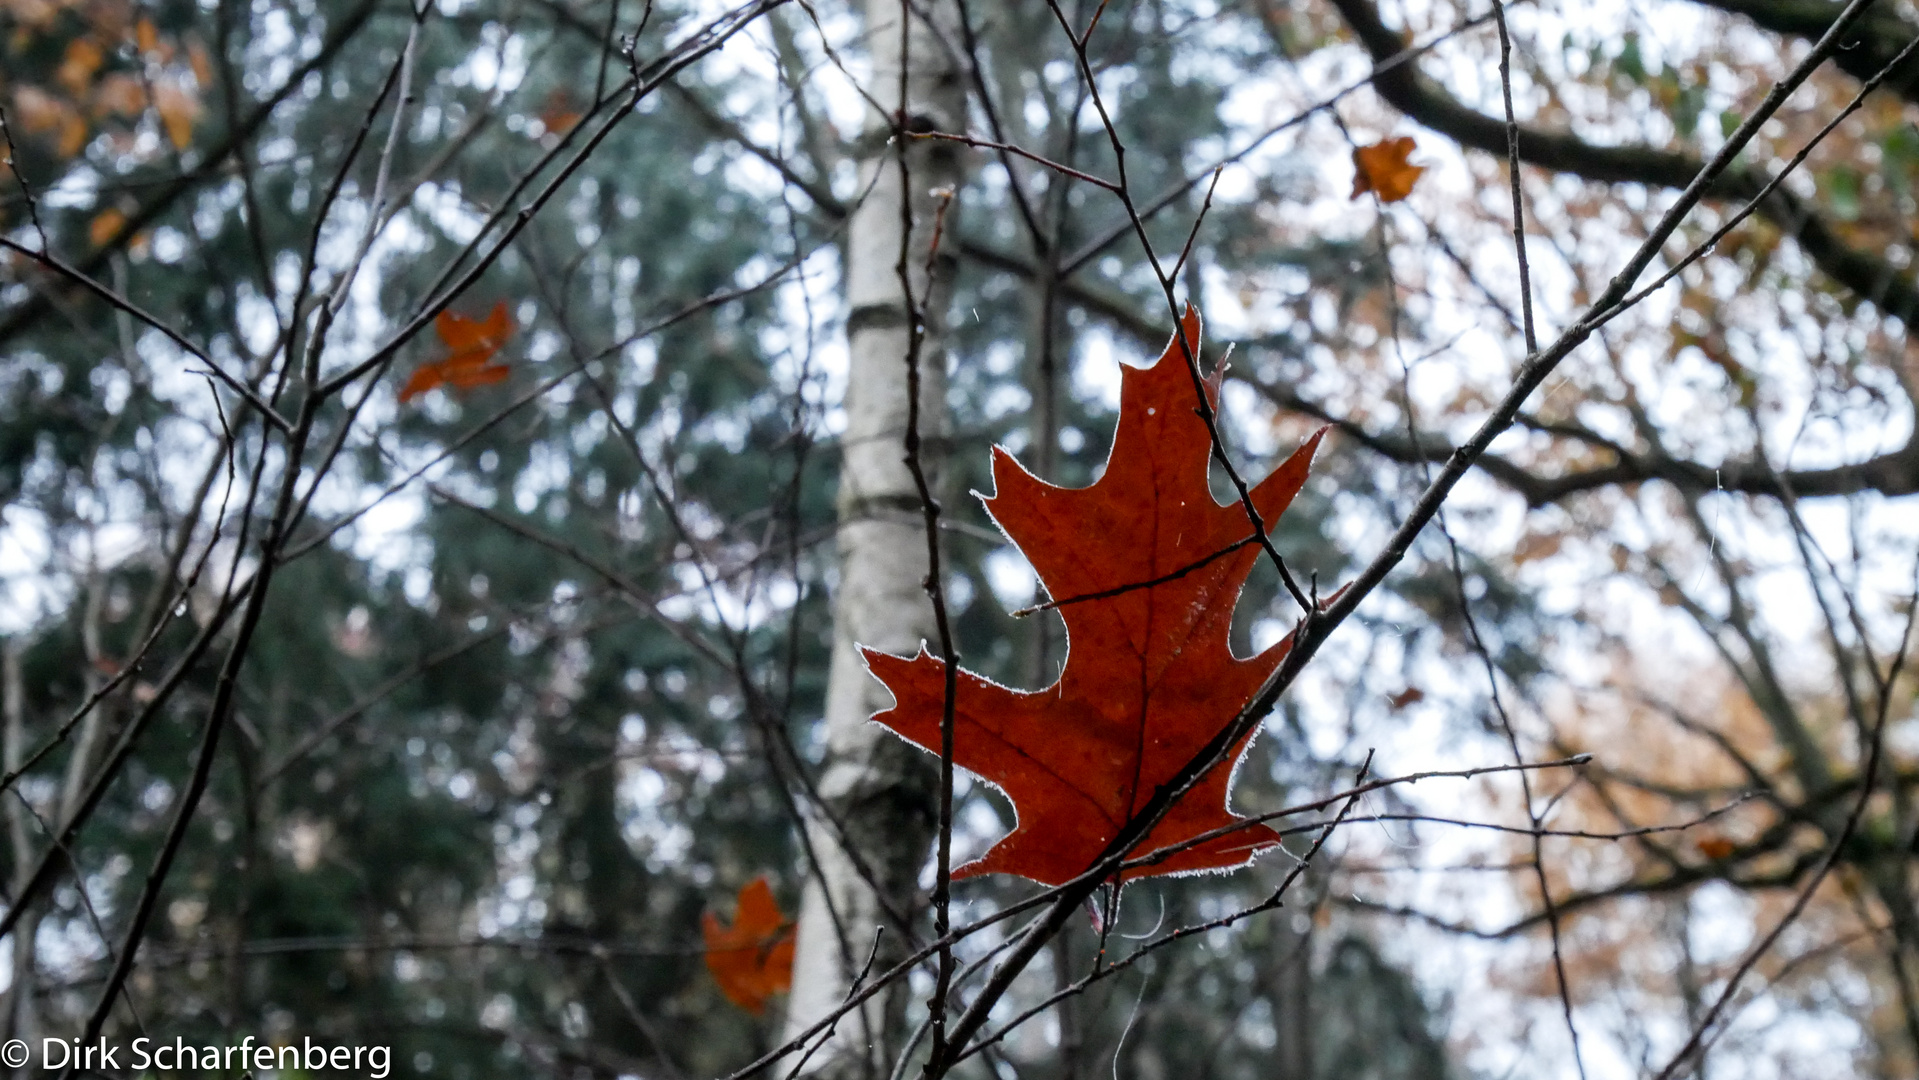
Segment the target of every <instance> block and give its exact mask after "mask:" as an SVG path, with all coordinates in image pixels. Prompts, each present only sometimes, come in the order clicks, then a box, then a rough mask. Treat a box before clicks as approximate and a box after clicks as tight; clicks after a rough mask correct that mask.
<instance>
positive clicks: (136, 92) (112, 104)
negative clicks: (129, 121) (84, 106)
mask: <svg viewBox="0 0 1919 1080" xmlns="http://www.w3.org/2000/svg"><path fill="white" fill-rule="evenodd" d="M93 108H94V113H95V115H98V114H100V113H109V112H110V113H115V114H117V115H120V116H139V115H140V114H141V113H143V112H146V111H147V88H146V85H145V84H143V83H142V82H141V81H140V79H139V78H138V77H137V76H134V75H129V74H127V73H126V72H124V71H116V72H114V73H113V74H111V75H108V76H107V77H106V78H104V79H101V80H100V85H99V86H97V87H95V88H94V90H93Z"/></svg>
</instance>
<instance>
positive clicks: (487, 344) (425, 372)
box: [400, 300, 513, 404]
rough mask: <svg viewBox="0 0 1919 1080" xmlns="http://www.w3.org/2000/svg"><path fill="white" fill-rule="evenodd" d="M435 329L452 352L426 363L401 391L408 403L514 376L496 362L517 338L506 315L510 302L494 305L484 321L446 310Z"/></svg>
mask: <svg viewBox="0 0 1919 1080" xmlns="http://www.w3.org/2000/svg"><path fill="white" fill-rule="evenodd" d="M433 329H434V332H435V333H438V334H439V335H440V340H441V341H442V342H443V343H445V345H446V347H447V349H448V356H447V358H446V359H445V360H436V361H434V362H433V363H430V364H422V365H421V366H420V367H419V369H418V370H416V371H414V373H413V375H412V377H411V378H409V379H407V381H406V385H405V386H402V387H401V388H400V402H401V404H405V403H406V402H409V401H412V400H413V399H414V398H416V397H419V396H420V395H421V394H424V393H426V392H427V391H428V390H431V389H433V388H434V387H436V386H450V387H452V388H453V389H455V390H471V389H473V388H474V387H476V386H488V385H491V384H493V383H496V382H501V381H504V380H505V379H506V377H507V376H508V375H510V374H512V373H513V369H512V368H509V367H507V366H506V365H505V364H495V363H492V362H491V361H492V359H493V354H495V353H497V352H499V351H500V347H501V346H502V345H505V344H506V339H507V338H509V337H512V336H513V319H512V317H511V316H509V315H508V314H507V313H506V301H504V300H501V301H499V302H497V303H495V304H494V305H493V310H492V311H491V312H489V313H488V314H487V317H486V318H484V319H470V318H468V317H466V316H465V315H460V314H457V313H455V312H452V311H442V312H440V316H439V318H437V319H434V320H433Z"/></svg>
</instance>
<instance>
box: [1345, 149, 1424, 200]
mask: <svg viewBox="0 0 1919 1080" xmlns="http://www.w3.org/2000/svg"><path fill="white" fill-rule="evenodd" d="M1413 149H1414V146H1413V139H1412V136H1410V135H1402V136H1400V137H1399V138H1397V139H1387V140H1386V141H1384V142H1376V143H1374V144H1373V145H1371V146H1361V147H1358V148H1356V149H1355V150H1354V151H1353V198H1355V199H1357V198H1359V197H1360V196H1361V195H1364V194H1366V193H1367V192H1369V191H1371V192H1374V193H1375V194H1377V195H1378V196H1379V201H1380V202H1398V201H1399V200H1401V199H1403V198H1405V197H1406V196H1408V195H1411V194H1412V193H1413V184H1414V183H1416V182H1417V181H1418V180H1419V174H1421V173H1423V172H1425V171H1426V167H1425V166H1424V165H1414V164H1412V163H1411V162H1409V161H1407V160H1406V159H1407V158H1409V157H1411V156H1412V153H1413Z"/></svg>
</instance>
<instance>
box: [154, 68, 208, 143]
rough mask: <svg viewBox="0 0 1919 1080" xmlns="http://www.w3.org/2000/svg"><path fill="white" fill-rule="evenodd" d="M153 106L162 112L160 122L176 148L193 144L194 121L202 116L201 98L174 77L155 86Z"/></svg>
mask: <svg viewBox="0 0 1919 1080" xmlns="http://www.w3.org/2000/svg"><path fill="white" fill-rule="evenodd" d="M153 107H154V108H155V109H157V110H159V112H160V123H161V124H162V125H164V126H165V127H166V129H167V138H168V139H170V140H172V142H173V148H174V149H175V150H185V149H186V148H187V147H189V146H192V145H193V122H194V121H195V120H198V119H199V118H200V100H199V99H198V98H197V97H195V96H194V95H193V92H192V91H191V90H188V89H187V88H186V87H184V86H182V85H180V84H179V83H178V82H176V81H175V80H173V79H163V80H161V81H160V82H158V83H156V84H155V85H154V87H153Z"/></svg>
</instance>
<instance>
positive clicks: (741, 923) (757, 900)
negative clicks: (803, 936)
mask: <svg viewBox="0 0 1919 1080" xmlns="http://www.w3.org/2000/svg"><path fill="white" fill-rule="evenodd" d="M700 934H701V936H703V937H704V938H705V939H706V969H707V970H708V971H710V972H712V973H713V981H714V982H716V983H719V985H720V992H721V993H723V994H725V995H726V1000H728V1001H730V1002H732V1003H733V1004H735V1005H738V1006H739V1007H740V1008H742V1009H745V1010H746V1011H747V1012H750V1013H752V1014H753V1015H754V1016H758V1015H760V1014H761V1013H762V1012H765V1011H766V999H767V998H769V997H772V996H773V995H774V994H784V993H786V991H787V990H789V989H791V988H792V986H793V927H792V925H791V924H789V923H788V922H787V921H786V917H785V916H784V915H781V914H780V905H779V902H778V901H776V900H774V899H773V889H772V887H771V886H769V885H768V884H767V883H766V878H765V877H756V878H754V879H753V880H752V881H749V882H747V883H746V885H745V886H744V887H743V888H741V889H740V895H739V903H738V907H737V909H736V910H735V912H734V915H733V925H732V926H725V925H722V924H721V922H720V919H719V916H717V915H715V914H713V913H712V912H710V911H709V912H706V913H705V914H703V915H702V916H701V917H700Z"/></svg>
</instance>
